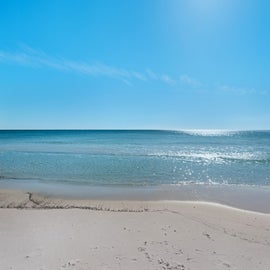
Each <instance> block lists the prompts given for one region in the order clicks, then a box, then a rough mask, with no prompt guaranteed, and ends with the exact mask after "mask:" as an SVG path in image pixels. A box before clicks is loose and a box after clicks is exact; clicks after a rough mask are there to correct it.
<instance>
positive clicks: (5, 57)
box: [0, 46, 147, 84]
mask: <svg viewBox="0 0 270 270" xmlns="http://www.w3.org/2000/svg"><path fill="white" fill-rule="evenodd" d="M0 61H1V62H5V63H11V64H17V65H21V66H31V67H37V68H42V67H43V68H44V67H45V68H51V69H55V70H60V71H67V72H76V73H80V74H85V75H90V76H96V77H97V76H104V77H110V78H113V79H118V80H121V81H123V82H125V83H128V84H131V81H132V80H141V81H145V80H147V78H146V77H145V76H144V75H143V74H141V73H139V72H137V71H130V70H126V69H123V68H117V67H113V66H109V65H105V64H102V63H94V64H89V63H87V62H83V61H72V60H68V59H65V58H59V57H51V56H49V55H47V54H46V53H44V52H43V51H37V50H34V49H32V48H30V47H27V46H24V50H23V51H20V52H7V51H0Z"/></svg>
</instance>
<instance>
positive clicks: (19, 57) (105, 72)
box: [0, 45, 266, 95]
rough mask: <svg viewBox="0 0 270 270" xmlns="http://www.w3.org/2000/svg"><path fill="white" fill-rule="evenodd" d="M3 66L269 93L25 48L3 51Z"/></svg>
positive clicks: (219, 90) (217, 90)
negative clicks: (91, 61)
mask: <svg viewBox="0 0 270 270" xmlns="http://www.w3.org/2000/svg"><path fill="white" fill-rule="evenodd" d="M0 62H2V63H7V64H15V65H20V66H27V67H32V68H49V69H53V70H58V71H62V72H73V73H77V74H83V75H87V76H92V77H106V78H111V79H116V80H120V81H122V82H124V83H126V84H127V85H133V84H134V83H135V82H138V81H140V82H144V83H145V82H151V81H152V82H155V83H158V82H159V83H163V84H166V85H167V86H168V87H177V88H179V89H182V88H183V87H184V88H185V90H191V91H198V92H202V91H203V92H208V93H227V94H230V95H252V94H265V93H266V91H257V90H256V89H254V88H245V87H234V86H228V85H226V84H214V83H212V84H211V83H210V84H205V83H203V82H200V81H199V80H197V79H195V78H193V77H191V76H189V75H187V74H182V75H180V76H178V77H177V78H176V77H173V76H171V75H169V74H167V73H160V74H159V73H156V72H154V71H153V70H151V69H150V68H148V69H146V70H145V71H143V72H138V71H135V70H128V69H125V68H119V67H114V66H110V65H106V64H103V63H99V62H96V63H89V62H86V61H74V60H70V59H66V58H63V57H55V56H50V55H48V54H46V53H45V52H44V51H41V50H35V49H33V48H31V47H29V46H26V45H24V46H21V49H20V50H19V51H4V50H0Z"/></svg>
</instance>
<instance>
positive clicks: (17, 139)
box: [0, 130, 270, 187]
mask: <svg viewBox="0 0 270 270" xmlns="http://www.w3.org/2000/svg"><path fill="white" fill-rule="evenodd" d="M26 180H27V181H28V183H29V182H30V183H32V184H33V185H34V184H35V185H36V184H38V183H39V184H44V183H46V184H48V183H49V184H51V185H54V184H57V186H58V187H59V185H60V186H61V184H72V185H76V186H77V185H81V186H119V185H120V186H156V185H188V184H195V185H215V184H222V185H250V186H269V185H270V131H222V130H209V131H205V130H203V131H200V130H190V131H147V130H144V131H140V130H134V131H128V130H122V131H121V130H117V131H115V130H104V131H102V130H77V131H75V130H73V131H70V130H65V131H55V130H48V131H4V130H2V131H0V186H1V183H5V184H7V183H13V184H15V185H16V183H17V184H20V183H22V182H23V181H26Z"/></svg>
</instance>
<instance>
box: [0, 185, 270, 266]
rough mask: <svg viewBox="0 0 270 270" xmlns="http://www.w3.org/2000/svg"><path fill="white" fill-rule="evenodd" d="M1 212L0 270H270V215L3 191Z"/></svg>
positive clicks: (208, 206)
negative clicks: (59, 197) (73, 198)
mask: <svg viewBox="0 0 270 270" xmlns="http://www.w3.org/2000/svg"><path fill="white" fill-rule="evenodd" d="M0 207H1V208H2V209H0V269H1V270H2V269H3V270H4V269H20V270H22V269H27V270H31V269H35V270H36V269H50V270H54V269H122V270H123V269H192V270H193V269H194V270H196V269H200V270H201V269H207V270H208V269H267V270H269V269H270V215H269V214H260V213H255V212H249V211H242V210H238V209H235V208H230V207H226V206H222V205H218V204H211V203H202V202H201V203H200V202H176V201H157V202H135V201H90V200H67V199H66V200H64V199H52V198H45V197H42V196H40V195H36V194H27V193H24V192H15V191H4V190H2V191H0ZM56 208H60V209H56ZM76 208H78V209H76ZM79 208H84V209H79Z"/></svg>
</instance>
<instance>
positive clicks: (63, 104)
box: [0, 0, 270, 130]
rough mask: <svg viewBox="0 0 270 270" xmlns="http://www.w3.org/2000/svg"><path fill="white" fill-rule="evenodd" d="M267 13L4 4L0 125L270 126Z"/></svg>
mask: <svg viewBox="0 0 270 270" xmlns="http://www.w3.org/2000/svg"><path fill="white" fill-rule="evenodd" d="M269 10H270V1H267V0H261V1H257V0H168V1H163V0H136V1H135V0H122V1H120V0H103V1H101V0H98V1H94V0H92V1H88V0H86V1H82V0H77V1H75V0H73V1H71V0H56V1H47V0H44V1H39V0H27V1H20V0H18V1H15V0H10V1H5V0H0V129H174V130H181V129H233V130H239V129H270V49H269V48H270V27H269V26H270V16H269Z"/></svg>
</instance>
